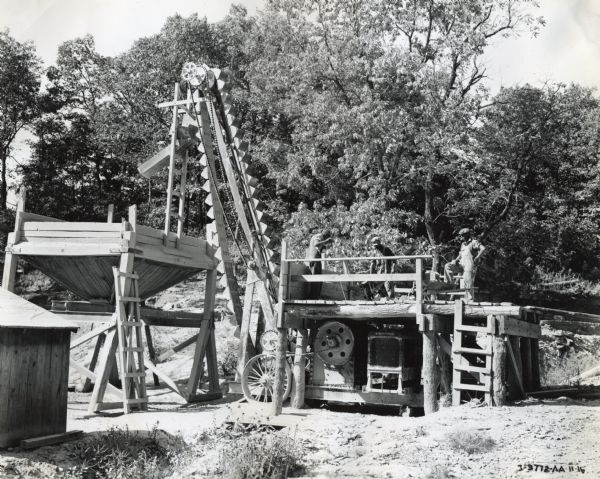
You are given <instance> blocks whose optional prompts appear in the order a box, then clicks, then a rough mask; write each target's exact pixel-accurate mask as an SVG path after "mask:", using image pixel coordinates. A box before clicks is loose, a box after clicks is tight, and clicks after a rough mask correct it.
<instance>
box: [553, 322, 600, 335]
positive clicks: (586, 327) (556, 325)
mask: <svg viewBox="0 0 600 479" xmlns="http://www.w3.org/2000/svg"><path fill="white" fill-rule="evenodd" d="M542 324H545V325H547V326H550V327H551V328H553V329H560V330H561V331H570V332H572V333H575V334H581V335H593V336H600V324H598V323H582V322H580V321H569V320H567V321H555V320H551V321H547V320H544V321H542Z"/></svg>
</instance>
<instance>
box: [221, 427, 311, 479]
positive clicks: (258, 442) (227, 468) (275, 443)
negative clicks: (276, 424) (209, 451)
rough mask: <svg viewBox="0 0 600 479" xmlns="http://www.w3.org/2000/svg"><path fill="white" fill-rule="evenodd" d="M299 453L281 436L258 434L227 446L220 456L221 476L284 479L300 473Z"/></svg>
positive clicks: (237, 478)
mask: <svg viewBox="0 0 600 479" xmlns="http://www.w3.org/2000/svg"><path fill="white" fill-rule="evenodd" d="M299 459H300V450H299V447H298V445H297V444H296V441H295V439H294V438H292V437H290V436H289V435H287V434H284V433H277V432H268V431H264V430H259V431H257V432H254V433H251V434H249V435H244V436H240V437H237V438H236V439H234V440H233V441H231V442H229V443H228V444H227V445H226V446H225V447H224V448H223V449H222V450H221V455H220V463H221V464H220V465H221V470H222V471H223V476H224V477H227V478H230V479H251V478H252V479H253V478H261V479H263V478H264V479H271V478H273V479H274V478H285V477H288V475H289V474H291V473H293V472H295V471H299V470H300V469H301V465H300V463H299Z"/></svg>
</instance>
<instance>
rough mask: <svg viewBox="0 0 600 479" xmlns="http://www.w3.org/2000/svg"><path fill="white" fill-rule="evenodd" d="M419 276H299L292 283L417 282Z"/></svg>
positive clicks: (397, 274)
mask: <svg viewBox="0 0 600 479" xmlns="http://www.w3.org/2000/svg"><path fill="white" fill-rule="evenodd" d="M416 280H417V275H416V274H414V273H393V274H318V275H314V274H297V275H292V276H291V277H290V282H292V283H294V282H299V283H348V282H357V283H362V282H364V281H373V282H381V281H398V282H401V281H416Z"/></svg>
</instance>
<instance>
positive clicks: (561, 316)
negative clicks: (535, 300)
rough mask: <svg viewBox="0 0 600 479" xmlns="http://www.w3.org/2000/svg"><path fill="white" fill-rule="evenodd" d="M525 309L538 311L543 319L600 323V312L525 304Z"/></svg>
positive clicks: (538, 314)
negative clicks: (580, 311) (581, 311)
mask: <svg viewBox="0 0 600 479" xmlns="http://www.w3.org/2000/svg"><path fill="white" fill-rule="evenodd" d="M523 309H524V310H525V311H533V312H535V313H537V316H538V317H539V318H540V320H541V321H581V322H584V323H596V324H600V315H598V314H590V313H579V312H576V311H563V310H561V309H551V308H541V307H538V306H525V307H524V308H523Z"/></svg>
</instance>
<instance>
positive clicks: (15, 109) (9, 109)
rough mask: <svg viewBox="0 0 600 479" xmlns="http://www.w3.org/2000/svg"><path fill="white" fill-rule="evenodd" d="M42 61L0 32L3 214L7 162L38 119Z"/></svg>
mask: <svg viewBox="0 0 600 479" xmlns="http://www.w3.org/2000/svg"><path fill="white" fill-rule="evenodd" d="M40 75H41V62H40V60H39V58H38V57H37V56H36V53H35V48H34V47H33V44H31V43H20V42H18V41H16V40H15V39H14V38H12V37H11V36H10V35H9V32H8V31H4V32H0V168H1V170H2V171H1V172H0V211H2V212H4V211H5V210H6V197H7V189H8V186H7V182H6V176H7V171H6V162H7V160H8V158H9V156H10V153H11V147H12V146H13V142H14V140H15V138H16V136H17V133H19V131H21V129H22V128H23V127H25V126H26V125H28V124H30V123H31V121H32V120H33V119H34V118H35V117H36V116H37V114H38V109H37V98H38V91H39V87H40Z"/></svg>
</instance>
